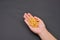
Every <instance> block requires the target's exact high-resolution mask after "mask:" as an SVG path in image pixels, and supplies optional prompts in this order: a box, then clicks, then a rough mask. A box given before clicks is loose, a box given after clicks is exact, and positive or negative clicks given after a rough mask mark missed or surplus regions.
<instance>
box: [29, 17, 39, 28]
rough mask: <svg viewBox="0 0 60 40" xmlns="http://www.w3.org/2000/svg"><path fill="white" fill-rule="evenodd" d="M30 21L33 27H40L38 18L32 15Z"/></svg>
mask: <svg viewBox="0 0 60 40" xmlns="http://www.w3.org/2000/svg"><path fill="white" fill-rule="evenodd" d="M28 22H29V24H30V25H31V26H32V27H34V28H36V27H38V24H39V22H37V20H36V19H34V18H32V17H30V19H29V20H28Z"/></svg>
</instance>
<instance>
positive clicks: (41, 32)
mask: <svg viewBox="0 0 60 40" xmlns="http://www.w3.org/2000/svg"><path fill="white" fill-rule="evenodd" d="M46 32H48V31H47V29H46V28H43V29H42V31H40V32H39V34H38V35H39V36H40V35H41V34H44V33H46Z"/></svg>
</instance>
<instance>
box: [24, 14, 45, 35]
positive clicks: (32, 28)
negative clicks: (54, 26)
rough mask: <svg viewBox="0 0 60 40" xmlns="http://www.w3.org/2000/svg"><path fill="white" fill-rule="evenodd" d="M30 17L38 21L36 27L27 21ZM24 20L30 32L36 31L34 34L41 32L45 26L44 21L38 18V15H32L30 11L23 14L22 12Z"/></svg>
mask: <svg viewBox="0 0 60 40" xmlns="http://www.w3.org/2000/svg"><path fill="white" fill-rule="evenodd" d="M30 17H32V18H34V19H36V20H37V21H38V22H39V24H38V27H36V28H34V27H32V26H31V25H30V24H29V22H28V21H29V19H30ZM24 21H25V23H26V24H27V25H28V27H29V28H30V30H31V31H32V32H34V33H36V34H39V33H40V32H42V31H43V30H44V28H45V24H44V22H43V21H42V20H41V19H40V18H38V17H36V16H32V15H31V14H30V13H25V14H24Z"/></svg>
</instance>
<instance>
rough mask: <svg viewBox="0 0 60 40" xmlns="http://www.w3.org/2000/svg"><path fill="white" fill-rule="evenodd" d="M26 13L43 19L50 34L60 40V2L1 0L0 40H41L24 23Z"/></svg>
mask: <svg viewBox="0 0 60 40" xmlns="http://www.w3.org/2000/svg"><path fill="white" fill-rule="evenodd" d="M24 12H31V14H32V15H36V16H38V17H40V18H42V19H43V20H44V22H45V24H46V26H47V29H48V30H49V32H51V33H52V34H53V35H54V36H55V37H56V38H57V39H59V38H60V1H59V0H34V1H33V0H0V40H39V37H38V36H37V35H35V34H34V33H32V32H31V31H30V30H29V28H28V27H27V25H26V24H25V23H24V21H23V14H24Z"/></svg>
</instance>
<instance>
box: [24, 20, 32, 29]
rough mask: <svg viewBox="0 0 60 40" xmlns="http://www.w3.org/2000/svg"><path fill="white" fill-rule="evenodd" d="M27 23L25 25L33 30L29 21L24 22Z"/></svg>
mask: <svg viewBox="0 0 60 40" xmlns="http://www.w3.org/2000/svg"><path fill="white" fill-rule="evenodd" d="M24 21H25V23H26V24H27V25H28V27H29V28H30V29H31V30H32V27H31V25H30V24H29V23H28V21H27V20H24Z"/></svg>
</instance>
